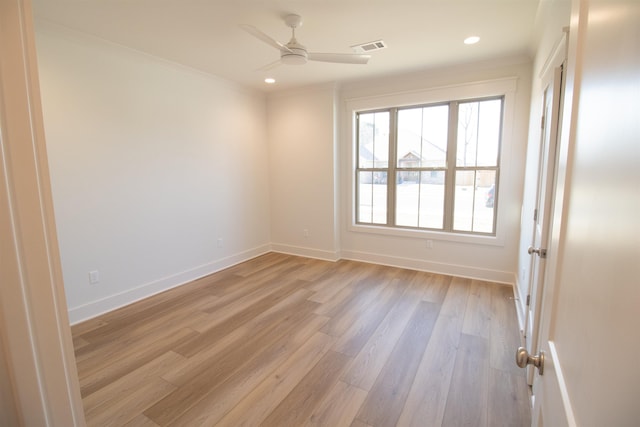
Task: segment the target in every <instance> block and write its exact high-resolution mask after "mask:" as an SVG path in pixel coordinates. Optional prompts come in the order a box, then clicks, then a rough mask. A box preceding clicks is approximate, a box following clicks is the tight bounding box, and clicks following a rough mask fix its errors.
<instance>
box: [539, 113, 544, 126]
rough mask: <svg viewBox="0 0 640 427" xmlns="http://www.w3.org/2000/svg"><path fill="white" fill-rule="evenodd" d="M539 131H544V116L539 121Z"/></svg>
mask: <svg viewBox="0 0 640 427" xmlns="http://www.w3.org/2000/svg"><path fill="white" fill-rule="evenodd" d="M540 129H544V115H543V116H542V118H541V119H540Z"/></svg>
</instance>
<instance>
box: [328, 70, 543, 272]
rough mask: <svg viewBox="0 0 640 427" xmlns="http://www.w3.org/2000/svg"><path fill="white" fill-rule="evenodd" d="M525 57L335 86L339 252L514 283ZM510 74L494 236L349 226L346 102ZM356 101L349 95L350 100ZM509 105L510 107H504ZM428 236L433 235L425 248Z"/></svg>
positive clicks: (527, 90)
mask: <svg viewBox="0 0 640 427" xmlns="http://www.w3.org/2000/svg"><path fill="white" fill-rule="evenodd" d="M530 67H531V64H530V62H529V61H528V59H526V58H511V59H502V60H496V61H487V62H482V63H473V64H464V65H460V66H456V67H452V68H448V69H441V70H430V71H424V72H417V73H412V74H407V75H402V76H395V77H387V78H381V79H376V80H370V81H360V82H353V83H349V84H345V85H344V86H343V87H342V89H341V100H342V105H341V106H342V108H343V112H342V114H343V118H344V123H343V126H342V128H341V134H340V136H341V139H340V155H341V166H340V168H341V169H340V170H341V182H342V185H341V187H340V188H341V198H340V201H341V206H342V209H341V214H342V218H341V229H340V231H341V242H340V243H341V251H342V255H343V256H344V257H346V258H350V259H357V260H363V261H371V262H379V263H383V264H391V265H398V266H404V267H408V268H416V269H423V270H428V271H434V272H439V273H444V274H453V275H460V276H467V277H475V278H479V279H484V280H494V281H500V282H506V283H514V280H515V272H516V267H517V249H518V237H519V235H520V205H521V202H522V180H523V171H524V164H525V151H526V142H527V126H528V115H529V102H530V99H529V94H530V88H531V82H530V79H531V75H530ZM511 77H515V78H516V90H515V93H514V104H513V105H512V106H511V107H513V110H512V119H513V121H512V122H511V123H510V125H511V131H510V132H505V134H504V135H503V143H502V144H503V145H502V156H503V157H502V169H501V177H500V190H499V191H500V194H499V199H498V200H499V202H498V209H499V211H498V224H497V229H498V233H499V235H500V238H499V239H494V240H493V241H491V243H487V244H484V243H482V242H481V241H479V240H482V239H477V240H476V241H475V242H471V240H472V239H471V240H470V239H464V238H461V239H458V241H453V240H450V239H449V237H448V236H445V235H438V234H437V233H428V232H425V233H423V234H421V235H419V236H415V235H414V236H406V237H405V236H403V237H399V236H390V235H385V234H382V233H366V232H359V231H356V230H354V229H353V227H350V224H351V223H352V222H353V221H352V218H351V210H352V208H351V206H352V205H353V201H352V200H351V199H352V195H351V193H352V192H350V191H349V185H348V184H346V183H349V182H351V175H352V174H353V171H352V169H353V168H352V165H351V164H350V163H349V158H350V153H349V151H350V150H352V141H351V138H350V135H349V127H348V123H349V120H350V117H349V116H348V113H347V112H345V104H347V103H349V102H358V100H367V99H372V98H376V97H384V96H387V95H392V94H407V96H413V95H411V94H414V93H416V92H424V91H426V92H428V91H431V90H444V91H445V92H446V90H447V89H446V88H448V87H454V86H458V85H467V84H469V83H474V82H486V81H493V80H497V79H505V78H511ZM354 100H355V101H354ZM507 108H509V106H507ZM427 239H429V240H431V241H432V242H433V247H432V248H428V247H427V244H426V241H427Z"/></svg>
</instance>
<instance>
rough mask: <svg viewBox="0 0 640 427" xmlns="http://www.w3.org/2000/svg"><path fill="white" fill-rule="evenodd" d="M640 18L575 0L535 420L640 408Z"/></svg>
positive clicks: (600, 0)
mask: <svg viewBox="0 0 640 427" xmlns="http://www.w3.org/2000/svg"><path fill="white" fill-rule="evenodd" d="M638 22H640V2H637V1H629V0H574V1H573V4H572V19H571V30H570V36H569V50H568V59H567V69H566V74H565V75H566V82H567V83H566V92H565V100H564V102H563V112H562V116H563V118H562V127H561V130H560V139H559V150H558V159H557V160H558V161H557V163H556V169H557V173H556V187H555V193H556V195H555V198H554V202H553V210H552V226H551V232H550V239H549V251H548V256H547V259H546V271H545V275H544V292H543V294H542V298H541V311H540V319H541V320H540V332H539V336H538V337H539V350H540V353H539V354H538V355H544V365H543V368H544V370H543V372H542V374H541V373H539V372H538V371H537V370H536V372H535V375H534V382H533V393H534V407H533V412H532V421H533V422H532V425H533V426H536V427H540V426H554V427H556V426H557V427H563V426H581V427H582V426H585V427H591V426H594V427H596V426H597V427H599V426H616V427H618V426H625V427H626V426H630V427H631V426H638V420H640V405H639V404H638V402H640V394H639V392H638V384H640V368H638V364H637V361H636V356H637V355H638V354H640V331H639V329H638V307H640V286H639V282H638V277H640V221H639V220H638V218H639V216H638V212H640V168H639V167H638V165H640V144H638V135H640V121H639V120H638V110H637V108H636V106H637V102H638V94H640V73H639V72H638V70H640V49H638V47H639V42H640V39H639V38H638V34H639V33H638ZM536 350H538V349H536ZM536 353H538V352H537V351H536ZM533 360H534V361H535V359H533Z"/></svg>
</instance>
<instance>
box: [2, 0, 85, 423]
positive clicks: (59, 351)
mask: <svg viewBox="0 0 640 427" xmlns="http://www.w3.org/2000/svg"><path fill="white" fill-rule="evenodd" d="M38 78H39V77H38V70H37V61H36V52H35V31H34V29H33V14H32V10H31V3H30V1H29V0H0V235H2V236H3V238H2V239H0V283H2V286H0V308H1V310H0V340H2V346H0V348H1V349H2V350H3V351H4V354H3V360H4V361H5V367H4V368H6V369H4V370H5V372H6V374H7V375H6V376H8V377H9V383H10V384H8V386H7V387H3V390H2V391H3V396H2V402H0V409H1V410H2V411H3V413H4V414H9V415H8V416H9V417H11V418H12V419H13V420H16V419H17V422H16V424H17V425H39V426H40V425H41V426H83V425H85V420H84V413H83V408H82V399H81V397H80V386H79V383H78V376H77V369H76V365H75V358H74V353H73V344H72V339H71V328H70V326H69V318H68V314H67V305H66V300H65V294H64V287H63V281H62V269H61V264H60V255H59V252H58V242H57V236H56V227H55V219H54V214H53V201H52V196H51V184H50V180H49V169H48V162H47V155H46V145H45V139H44V125H43V119H42V111H41V103H40V91H39V85H38V82H39V80H38ZM3 375H4V374H3ZM7 394H9V395H7ZM5 410H6V411H7V412H4V411H5ZM4 414H3V415H4Z"/></svg>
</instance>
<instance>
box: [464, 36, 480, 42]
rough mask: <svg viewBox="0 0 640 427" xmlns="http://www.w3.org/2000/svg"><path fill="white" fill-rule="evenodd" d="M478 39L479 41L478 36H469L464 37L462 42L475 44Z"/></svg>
mask: <svg viewBox="0 0 640 427" xmlns="http://www.w3.org/2000/svg"><path fill="white" fill-rule="evenodd" d="M479 41H480V37H478V36H471V37H467V38H466V39H464V44H476V43H478V42H479Z"/></svg>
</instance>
